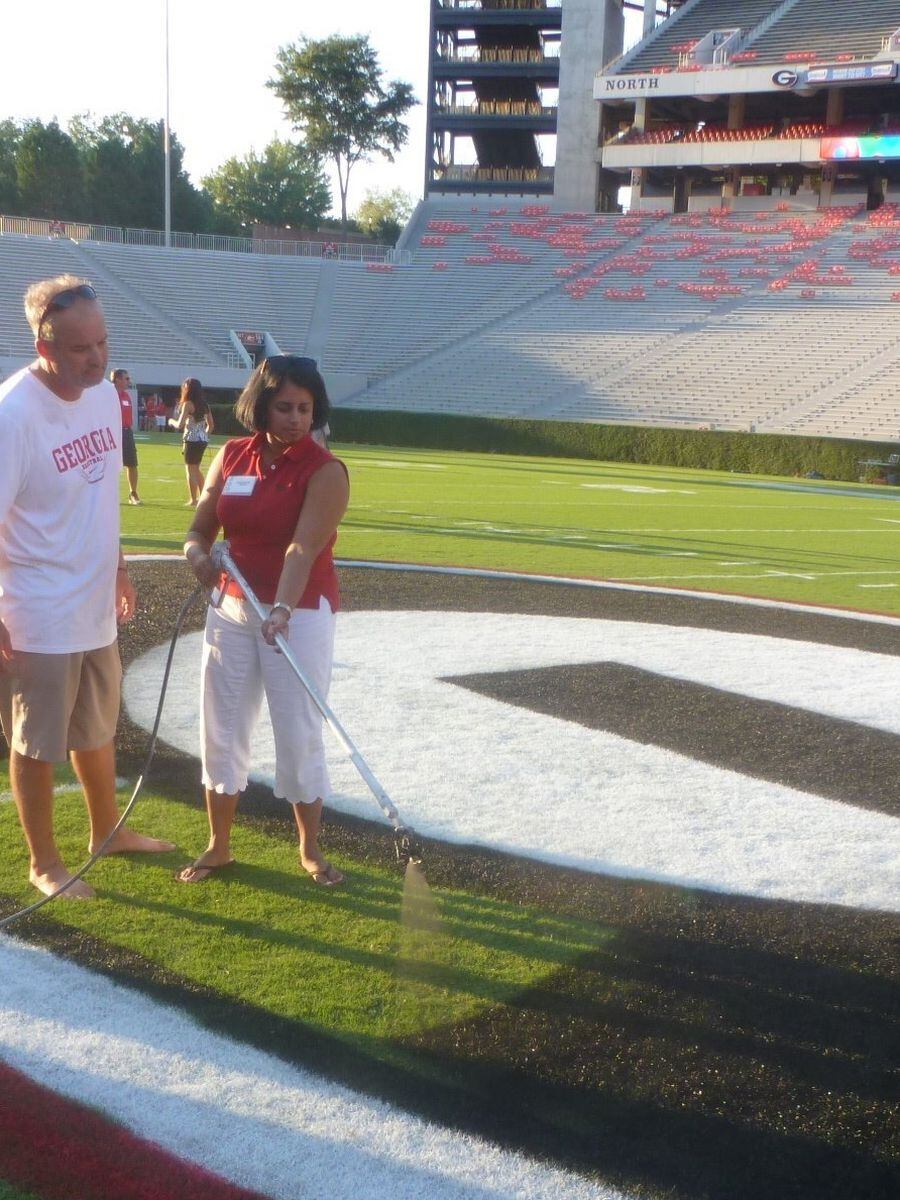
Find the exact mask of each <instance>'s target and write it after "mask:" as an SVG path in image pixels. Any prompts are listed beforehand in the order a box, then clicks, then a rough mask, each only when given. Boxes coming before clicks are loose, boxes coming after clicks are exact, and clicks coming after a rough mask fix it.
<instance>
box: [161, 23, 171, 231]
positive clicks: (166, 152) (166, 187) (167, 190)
mask: <svg viewBox="0 0 900 1200" xmlns="http://www.w3.org/2000/svg"><path fill="white" fill-rule="evenodd" d="M165 6H166V116H165V120H164V122H163V157H164V159H165V171H164V176H165V178H164V182H163V191H164V194H165V235H166V246H167V247H168V246H171V245H172V153H171V147H170V145H169V0H165Z"/></svg>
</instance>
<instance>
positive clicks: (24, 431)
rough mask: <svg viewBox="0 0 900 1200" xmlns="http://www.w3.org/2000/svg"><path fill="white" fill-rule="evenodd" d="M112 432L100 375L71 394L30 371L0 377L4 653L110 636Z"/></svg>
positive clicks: (115, 485)
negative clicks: (63, 394) (64, 395)
mask: <svg viewBox="0 0 900 1200" xmlns="http://www.w3.org/2000/svg"><path fill="white" fill-rule="evenodd" d="M121 431H122V418H121V410H120V408H119V398H118V396H117V394H116V389H115V388H114V387H113V385H112V384H111V383H110V382H108V381H106V380H104V381H103V382H102V383H99V384H97V385H96V387H91V388H86V389H85V391H83V392H82V394H81V396H80V397H79V399H78V400H74V401H67V400H61V399H60V398H59V397H58V396H56V395H55V394H54V393H53V392H51V391H50V389H49V388H48V387H46V386H45V385H44V384H43V383H42V382H41V381H40V379H38V378H37V376H35V375H34V374H32V372H31V370H30V368H25V369H24V370H22V371H19V372H18V373H17V374H15V375H13V376H11V377H10V378H9V379H8V380H6V382H5V383H3V384H0V462H2V465H0V620H2V621H3V622H4V624H5V625H6V627H7V629H8V630H9V634H10V638H11V640H12V646H13V649H14V650H31V651H38V652H39V653H43V654H67V653H71V652H73V651H80V650H96V649H99V647H101V646H108V645H110V643H111V642H114V641H115V639H116V613H115V586H116V581H115V577H116V567H117V565H118V560H119V472H120V470H121V467H122V445H121V439H122V432H121Z"/></svg>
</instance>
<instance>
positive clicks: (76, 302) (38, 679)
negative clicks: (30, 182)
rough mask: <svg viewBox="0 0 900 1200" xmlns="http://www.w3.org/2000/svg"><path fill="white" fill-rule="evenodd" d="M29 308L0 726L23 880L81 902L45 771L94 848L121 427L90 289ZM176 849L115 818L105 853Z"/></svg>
mask: <svg viewBox="0 0 900 1200" xmlns="http://www.w3.org/2000/svg"><path fill="white" fill-rule="evenodd" d="M25 316H26V319H27V321H28V324H29V325H30V327H31V330H32V332H33V334H34V346H35V350H36V352H37V360H36V361H35V362H33V363H32V364H31V365H30V366H28V367H24V368H23V369H22V370H21V371H18V372H16V374H14V375H13V376H11V377H10V378H9V379H8V380H7V381H6V382H5V383H4V384H3V385H2V386H0V444H2V446H3V451H4V457H3V469H2V471H0V724H2V727H3V733H4V735H5V737H6V740H7V741H8V743H9V748H10V750H9V775H10V782H11V785H12V793H13V798H14V799H15V802H16V808H17V809H18V814H19V820H20V822H21V825H22V829H23V831H24V833H25V839H26V841H27V843H28V849H29V853H30V859H31V862H30V870H29V876H28V877H29V880H30V882H31V883H32V885H33V886H34V887H36V888H37V889H38V891H40V892H43V893H44V894H45V895H52V894H54V893H55V892H57V891H58V890H59V889H60V888H61V887H66V888H67V890H66V891H65V892H63V893H62V895H63V896H64V897H65V898H68V899H73V898H82V899H89V898H90V897H92V896H93V895H94V891H93V888H91V887H90V886H89V885H88V884H86V883H85V882H84V880H82V879H75V880H73V876H72V874H71V873H70V872H69V871H68V869H67V868H66V866H65V864H64V862H63V860H62V856H61V855H60V852H59V849H58V848H57V845H56V839H55V834H54V823H53V774H54V764H55V763H58V762H65V761H66V758H67V757H68V756H69V755H71V759H72V766H73V767H74V769H75V774H76V775H77V777H78V780H79V782H80V784H81V787H82V791H83V792H84V798H85V801H86V803H87V809H88V815H89V818H90V840H89V847H90V850H91V851H94V850H96V849H98V848H99V847H100V846H101V845H103V843H104V842H105V841H106V839H107V838H108V837H109V835H110V834H111V833H112V831H113V829H114V828H115V826H116V823H117V822H118V819H119V812H118V805H117V802H116V769H115V743H114V741H113V738H114V735H115V729H116V720H117V718H118V713H119V698H120V685H121V679H122V666H121V663H120V661H119V649H118V646H117V644H116V624H117V622H126V621H130V620H131V618H132V616H133V615H134V611H135V604H136V596H135V590H134V586H133V584H132V582H131V579H130V578H129V575H128V570H127V569H126V566H125V559H124V557H123V555H122V551H121V549H120V547H119V471H120V470H121V467H122V453H121V447H120V443H119V437H120V434H119V431H120V430H121V428H122V423H121V420H120V416H119V414H120V409H119V403H118V400H117V398H116V390H115V388H114V387H113V385H112V383H110V381H109V380H107V379H105V378H104V376H105V373H106V366H107V360H108V357H109V352H108V345H107V334H106V321H105V319H104V316H103V309H102V308H101V307H100V302H99V300H98V299H97V293H96V291H95V290H94V288H93V287H92V286H91V284H90V283H88V282H87V280H85V279H79V278H78V277H77V276H74V275H59V276H57V277H56V278H54V279H45V280H42V281H41V282H40V283H35V284H33V285H32V286H31V287H30V288H29V289H28V291H27V292H26V293H25ZM173 849H174V846H173V845H172V844H171V843H169V842H162V841H159V840H157V839H156V838H148V837H144V836H142V835H141V834H137V833H135V832H134V831H132V830H130V829H128V828H127V827H125V826H123V827H122V828H121V829H119V830H118V831H117V832H116V833H115V835H114V836H113V838H112V840H111V841H110V843H109V845H108V846H107V847H106V850H105V853H107V854H113V853H122V852H127V851H135V850H142V851H151V852H158V851H164V850H173Z"/></svg>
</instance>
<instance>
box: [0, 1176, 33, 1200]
mask: <svg viewBox="0 0 900 1200" xmlns="http://www.w3.org/2000/svg"><path fill="white" fill-rule="evenodd" d="M0 1200H35V1197H34V1195H33V1193H32V1192H20V1191H19V1190H18V1188H14V1187H13V1186H12V1184H11V1183H4V1182H3V1180H2V1179H0Z"/></svg>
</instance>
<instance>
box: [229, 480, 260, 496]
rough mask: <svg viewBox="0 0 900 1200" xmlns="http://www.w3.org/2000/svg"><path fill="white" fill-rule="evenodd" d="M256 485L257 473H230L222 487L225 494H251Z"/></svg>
mask: <svg viewBox="0 0 900 1200" xmlns="http://www.w3.org/2000/svg"><path fill="white" fill-rule="evenodd" d="M255 487H256V476H255V475H229V477H228V478H227V479H226V480H225V486H224V487H223V488H222V495H223V496H250V495H252V493H253V489H254V488H255Z"/></svg>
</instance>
